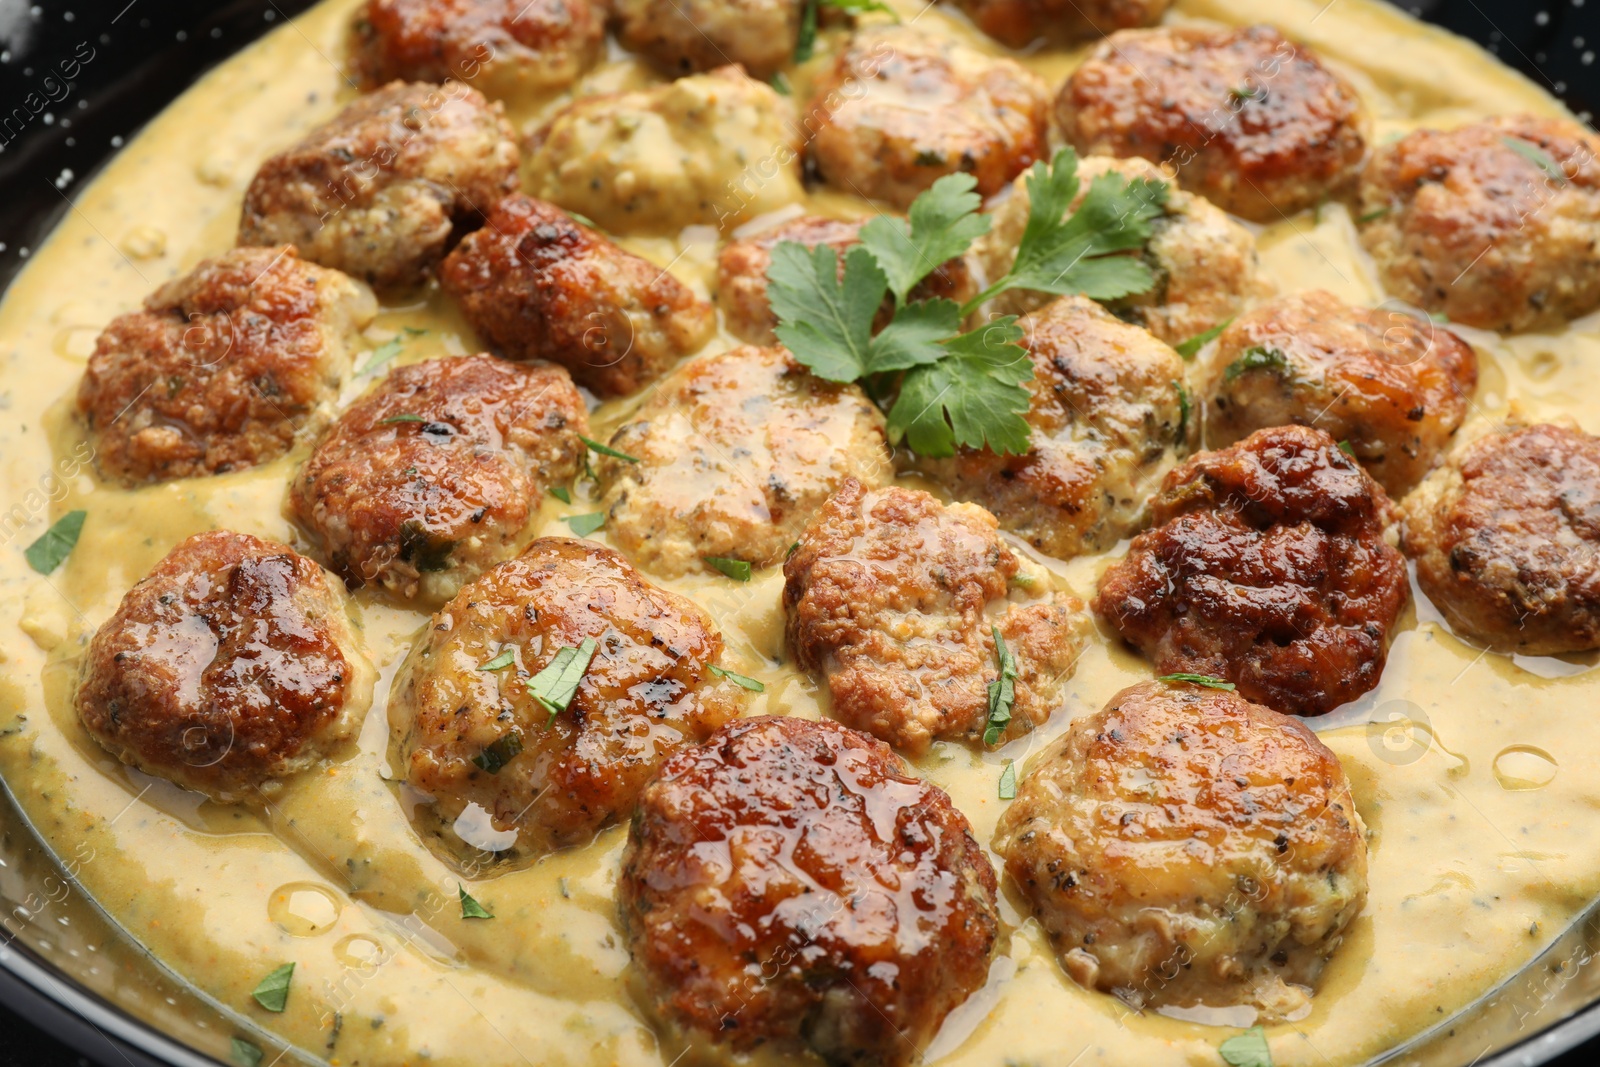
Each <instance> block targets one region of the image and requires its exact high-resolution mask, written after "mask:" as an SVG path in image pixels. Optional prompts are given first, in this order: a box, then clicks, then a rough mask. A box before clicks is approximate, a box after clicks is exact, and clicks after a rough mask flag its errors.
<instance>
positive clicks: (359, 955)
mask: <svg viewBox="0 0 1600 1067" xmlns="http://www.w3.org/2000/svg"><path fill="white" fill-rule="evenodd" d="M333 958H334V959H336V960H338V961H339V962H340V963H342V964H344V965H345V966H346V967H353V968H361V967H376V966H377V965H378V964H380V963H382V962H383V944H382V942H380V941H379V940H378V939H377V938H375V937H368V936H367V935H366V934H351V935H350V936H349V937H343V938H340V939H339V941H338V942H337V943H336V944H335V945H334V946H333Z"/></svg>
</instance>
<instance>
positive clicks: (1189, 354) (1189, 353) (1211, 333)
mask: <svg viewBox="0 0 1600 1067" xmlns="http://www.w3.org/2000/svg"><path fill="white" fill-rule="evenodd" d="M1231 325H1233V320H1232V319H1229V320H1228V321H1226V322H1221V323H1218V324H1217V325H1215V326H1213V327H1211V329H1209V330H1207V331H1205V332H1204V333H1197V334H1195V335H1194V336H1193V337H1191V338H1189V339H1188V340H1187V341H1184V342H1182V343H1180V344H1178V345H1175V346H1174V347H1173V351H1174V352H1176V353H1178V355H1180V356H1182V357H1183V358H1184V359H1193V358H1194V357H1195V356H1198V355H1199V354H1200V350H1201V349H1202V348H1204V347H1205V346H1206V345H1208V344H1210V343H1211V342H1212V341H1215V340H1216V339H1217V338H1218V337H1221V336H1222V331H1223V330H1226V329H1227V328H1228V327H1229V326H1231Z"/></svg>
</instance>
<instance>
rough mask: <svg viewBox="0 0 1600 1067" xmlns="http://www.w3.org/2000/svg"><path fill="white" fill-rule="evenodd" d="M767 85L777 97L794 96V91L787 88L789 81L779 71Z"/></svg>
mask: <svg viewBox="0 0 1600 1067" xmlns="http://www.w3.org/2000/svg"><path fill="white" fill-rule="evenodd" d="M767 84H768V85H770V86H772V89H773V91H774V92H776V93H777V94H778V95H779V96H792V95H794V90H793V89H791V88H789V79H788V78H785V77H784V76H783V71H781V70H780V71H778V72H777V73H776V74H774V75H773V76H772V79H771V80H770V81H768V82H767Z"/></svg>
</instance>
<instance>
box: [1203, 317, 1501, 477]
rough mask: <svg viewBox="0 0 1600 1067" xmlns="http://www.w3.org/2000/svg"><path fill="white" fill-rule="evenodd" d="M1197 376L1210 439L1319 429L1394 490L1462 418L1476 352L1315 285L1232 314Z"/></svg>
mask: <svg viewBox="0 0 1600 1067" xmlns="http://www.w3.org/2000/svg"><path fill="white" fill-rule="evenodd" d="M1201 377H1202V379H1203V381H1204V384H1203V385H1202V386H1201V393H1202V394H1203V395H1204V397H1205V407H1206V441H1207V443H1208V444H1209V445H1211V447H1213V448H1221V447H1223V446H1225V445H1231V444H1233V443H1234V442H1235V441H1238V440H1241V439H1243V438H1245V437H1249V436H1250V435H1251V434H1252V433H1254V432H1255V431H1257V430H1261V429H1266V428H1267V427H1270V426H1288V425H1291V424H1293V425H1299V426H1315V427H1316V428H1317V429H1319V430H1324V431H1326V432H1327V433H1328V434H1329V435H1330V436H1332V437H1333V438H1334V440H1336V441H1339V442H1341V447H1345V448H1347V449H1348V451H1349V453H1350V454H1351V455H1352V456H1354V457H1355V458H1356V459H1357V460H1358V461H1360V463H1361V465H1362V466H1363V467H1365V468H1366V469H1367V473H1368V474H1371V475H1372V476H1373V477H1374V478H1376V479H1377V480H1378V482H1379V484H1381V485H1382V486H1383V487H1384V488H1385V489H1386V490H1388V491H1389V494H1390V495H1391V496H1393V497H1396V498H1399V497H1400V496H1401V495H1402V494H1403V493H1405V492H1406V491H1407V490H1409V489H1410V488H1411V487H1412V486H1414V485H1416V484H1417V482H1419V481H1421V480H1422V476H1423V475H1425V474H1427V473H1428V471H1430V470H1432V469H1433V466H1434V464H1435V463H1437V462H1438V459H1439V455H1440V453H1442V452H1443V451H1444V449H1445V448H1447V447H1448V446H1449V444H1450V437H1451V435H1452V434H1454V433H1455V432H1456V428H1457V427H1459V426H1460V425H1461V420H1462V419H1464V418H1465V417H1466V414H1467V408H1468V406H1469V405H1470V404H1471V403H1472V394H1473V391H1474V390H1475V389H1476V388H1477V385H1478V357H1477V356H1476V355H1475V354H1474V353H1473V351H1472V347H1471V346H1470V345H1468V344H1467V343H1466V342H1465V341H1463V340H1461V339H1460V338H1459V337H1457V336H1456V335H1455V334H1453V333H1451V332H1450V331H1449V330H1446V329H1443V328H1442V327H1438V326H1434V325H1433V324H1432V323H1431V322H1429V321H1428V320H1426V319H1419V318H1416V317H1414V316H1412V315H1408V314H1406V313H1404V312H1401V311H1390V310H1385V309H1377V310H1373V309H1369V308H1358V307H1351V306H1350V305H1349V304H1346V303H1345V302H1344V301H1342V300H1340V299H1339V298H1338V297H1336V296H1334V295H1333V294H1331V293H1325V292H1323V291H1321V290H1316V289H1314V290H1310V291H1307V292H1303V293H1296V294H1294V295H1293V296H1286V297H1282V298H1280V299H1278V300H1275V301H1273V302H1272V303H1270V304H1267V305H1264V306H1262V307H1258V308H1256V309H1255V310H1254V311H1251V312H1249V313H1248V314H1246V315H1243V316H1241V317H1240V318H1238V319H1236V320H1235V321H1234V322H1233V324H1232V325H1230V326H1229V327H1228V328H1227V329H1226V330H1224V331H1223V332H1222V336H1221V337H1219V338H1218V339H1217V345H1216V348H1215V349H1214V351H1213V353H1212V355H1211V357H1210V360H1209V363H1208V365H1207V366H1206V367H1205V368H1203V369H1202V371H1201Z"/></svg>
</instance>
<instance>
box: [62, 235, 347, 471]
mask: <svg viewBox="0 0 1600 1067" xmlns="http://www.w3.org/2000/svg"><path fill="white" fill-rule="evenodd" d="M376 313H377V302H376V301H375V300H374V299H373V297H372V293H371V291H370V290H368V289H367V288H366V287H365V286H363V285H361V284H360V283H358V282H356V281H353V280H352V279H350V278H347V277H346V276H345V275H343V274H341V273H339V272H338V271H334V270H327V269H325V268H323V267H318V266H315V265H313V264H310V263H306V262H304V261H302V260H301V259H299V258H298V257H297V256H296V255H295V250H294V249H293V248H292V247H284V248H236V249H234V250H233V251H231V252H225V253H223V254H222V255H220V256H218V257H217V258H215V259H208V260H206V261H204V262H202V263H201V264H200V265H199V266H197V267H196V268H195V269H194V270H192V271H190V272H189V273H188V274H185V275H184V276H182V277H181V278H176V279H174V280H173V281H170V282H168V283H167V284H166V285H163V286H162V287H161V288H160V289H157V290H156V291H155V292H154V293H152V294H151V295H150V297H149V298H148V299H147V300H145V302H144V310H142V311H135V312H131V313H129V314H126V315H123V316H121V317H119V318H117V319H115V320H113V321H112V323H111V325H109V326H107V327H106V329H105V332H104V333H102V334H101V335H100V339H99V340H98V341H97V342H96V343H95V350H94V354H93V355H91V356H90V357H89V366H88V368H87V369H86V370H85V371H84V374H83V380H82V381H81V382H79V384H78V400H77V404H78V415H79V417H80V418H81V419H82V420H83V421H84V423H85V425H86V426H87V428H88V432H89V441H90V443H91V444H92V445H93V446H94V450H95V464H96V466H97V467H98V468H99V470H100V473H101V474H103V475H104V476H105V477H107V478H110V479H113V480H116V481H119V482H123V483H125V484H127V485H141V484H146V483H150V482H163V481H170V480H172V479H174V478H196V477H201V476H204V475H208V474H222V473H225V472H227V471H233V470H240V469H243V468H245V467H254V466H256V465H258V464H261V463H267V462H270V461H272V460H274V459H277V458H278V457H279V456H281V455H283V454H284V453H286V452H288V451H289V450H290V449H291V448H293V447H294V446H295V444H296V443H297V442H300V441H303V440H306V439H307V438H310V437H314V436H315V435H316V434H317V433H318V432H320V431H321V429H322V428H323V427H324V426H326V425H327V422H328V419H329V418H330V417H331V416H332V409H333V402H334V401H335V400H336V399H337V398H338V395H339V389H340V388H341V386H342V385H343V384H344V381H345V379H346V378H347V377H348V376H349V372H350V358H351V350H352V345H353V342H354V341H355V340H356V337H355V335H356V334H357V332H358V331H360V330H361V329H363V328H364V327H365V326H366V325H367V324H368V323H370V322H371V321H372V319H373V316H374V315H375V314H376Z"/></svg>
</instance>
